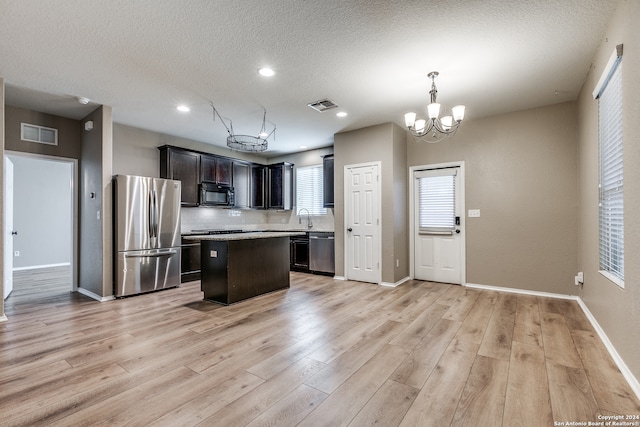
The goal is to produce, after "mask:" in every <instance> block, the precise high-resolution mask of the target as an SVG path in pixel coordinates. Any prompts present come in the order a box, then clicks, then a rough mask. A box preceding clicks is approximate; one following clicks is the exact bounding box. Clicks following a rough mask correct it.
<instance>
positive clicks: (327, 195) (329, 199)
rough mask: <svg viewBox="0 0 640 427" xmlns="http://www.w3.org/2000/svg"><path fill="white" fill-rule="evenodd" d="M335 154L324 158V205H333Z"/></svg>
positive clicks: (328, 206) (329, 206)
mask: <svg viewBox="0 0 640 427" xmlns="http://www.w3.org/2000/svg"><path fill="white" fill-rule="evenodd" d="M333 187H334V184H333V154H329V155H326V156H324V157H323V158H322V206H323V207H325V208H332V207H333V193H334V191H333Z"/></svg>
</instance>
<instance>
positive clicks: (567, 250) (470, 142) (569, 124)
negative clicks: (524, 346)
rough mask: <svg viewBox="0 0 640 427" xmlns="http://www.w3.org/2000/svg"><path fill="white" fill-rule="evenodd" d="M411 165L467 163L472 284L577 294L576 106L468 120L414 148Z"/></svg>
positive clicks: (411, 146) (409, 144) (469, 276)
mask: <svg viewBox="0 0 640 427" xmlns="http://www.w3.org/2000/svg"><path fill="white" fill-rule="evenodd" d="M407 154H408V156H407V159H408V165H409V166H410V167H411V166H421V165H428V164H436V163H447V162H456V161H464V162H465V175H466V183H465V187H466V188H465V190H466V194H465V195H466V199H465V204H466V209H467V210H468V209H480V212H481V216H480V218H466V262H467V274H466V280H467V283H475V284H481V285H490V286H501V287H509V288H518V289H528V290H533V291H541V292H554V293H560V294H574V295H575V294H576V292H577V288H575V286H574V285H573V277H574V276H575V274H576V272H577V255H576V254H577V250H576V243H577V224H576V222H577V221H576V218H577V214H578V211H577V183H576V173H577V160H576V159H577V121H576V105H575V103H564V104H559V105H554V106H550V107H545V108H538V109H532V110H526V111H521V112H516V113H510V114H505V115H501V116H495V117H488V118H484V119H481V120H475V121H473V120H472V121H468V122H466V123H464V124H463V125H462V127H461V128H460V130H459V131H458V133H457V134H456V135H455V136H454V137H453V138H451V139H450V140H446V141H444V142H440V143H437V144H426V143H419V142H416V141H414V140H413V139H412V138H411V137H410V138H409V140H408V142H407Z"/></svg>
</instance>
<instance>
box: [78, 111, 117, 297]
mask: <svg viewBox="0 0 640 427" xmlns="http://www.w3.org/2000/svg"><path fill="white" fill-rule="evenodd" d="M86 120H93V123H94V127H93V130H92V131H90V132H87V131H83V134H82V155H81V158H80V174H79V175H80V183H79V192H78V193H79V195H78V197H79V202H78V206H79V215H78V216H79V222H80V224H79V225H80V236H79V237H80V239H79V240H80V241H79V268H78V281H79V283H78V287H79V288H82V289H85V290H87V291H89V292H91V293H92V294H94V295H95V296H97V297H101V298H105V297H109V296H111V295H113V279H112V278H113V272H112V262H111V260H112V258H113V257H112V228H113V226H112V219H111V218H112V213H111V209H112V208H111V199H112V193H111V192H112V190H111V172H112V166H111V165H112V161H111V158H112V130H111V129H112V118H111V107H108V106H102V107H100V108H98V109H97V110H96V111H94V112H93V113H91V114H90V115H88V116H87V117H85V118H84V119H83V120H82V123H84V122H85V121H86ZM91 193H94V194H95V197H92V196H91ZM98 212H100V217H99V218H98V216H97V213H98ZM96 260H102V262H96Z"/></svg>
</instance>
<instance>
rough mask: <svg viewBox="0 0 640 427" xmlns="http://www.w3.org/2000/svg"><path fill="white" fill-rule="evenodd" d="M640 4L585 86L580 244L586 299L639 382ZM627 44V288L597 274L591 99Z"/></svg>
mask: <svg viewBox="0 0 640 427" xmlns="http://www.w3.org/2000/svg"><path fill="white" fill-rule="evenodd" d="M638 22H640V2H637V1H623V2H621V3H620V5H619V6H618V10H617V11H616V14H615V16H614V18H613V19H612V21H611V23H610V25H609V26H608V30H607V32H606V34H605V35H604V38H603V40H604V42H603V43H602V45H601V46H600V48H599V50H598V53H597V55H596V57H595V59H594V66H593V67H592V69H591V70H590V72H589V75H588V77H587V80H586V82H585V84H584V87H583V88H582V92H581V94H580V97H579V100H578V105H579V110H578V111H579V121H580V130H579V157H578V159H579V202H580V217H579V219H580V221H579V224H580V243H579V248H580V250H579V252H578V265H579V268H580V270H582V271H584V274H585V280H584V286H583V290H582V299H583V300H584V302H585V304H586V305H587V307H588V308H589V310H590V311H591V312H592V313H593V315H594V316H595V318H596V319H597V321H598V323H599V324H600V326H601V327H602V328H603V329H604V331H605V333H606V334H607V336H608V337H609V339H610V340H611V342H612V344H613V345H614V347H615V348H616V350H617V352H618V353H619V354H620V356H621V357H622V358H623V359H624V361H625V363H626V364H627V366H628V367H629V369H630V370H631V372H632V373H633V375H634V376H635V377H636V379H640V357H638V355H639V354H640V280H639V279H640V221H638V216H637V212H638V210H639V209H640V168H639V167H638V165H640V136H639V135H640V121H639V120H638V118H640V101H639V100H640V32H639V31H638V29H637V28H638ZM621 43H622V44H624V53H623V59H622V63H621V64H622V89H623V111H624V113H623V138H624V142H623V144H624V146H623V155H624V158H623V167H624V214H625V223H624V227H625V230H624V236H625V237H624V238H625V241H624V257H625V273H624V275H625V288H624V289H621V288H620V287H618V286H617V285H615V284H614V283H612V282H611V281H609V280H608V279H606V278H605V277H604V276H602V275H601V274H600V273H599V272H598V264H599V248H598V109H597V107H598V104H597V101H594V100H593V97H592V95H591V93H592V91H593V89H594V87H595V85H596V82H597V81H598V79H599V78H600V75H601V73H602V70H603V68H604V66H605V65H606V63H607V61H608V59H609V57H610V55H611V53H612V52H613V49H614V47H615V46H616V45H617V44H621Z"/></svg>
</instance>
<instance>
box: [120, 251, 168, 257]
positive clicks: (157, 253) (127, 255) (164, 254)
mask: <svg viewBox="0 0 640 427" xmlns="http://www.w3.org/2000/svg"><path fill="white" fill-rule="evenodd" d="M177 253H178V251H176V250H173V249H172V250H169V251H163V252H151V253H133V254H124V257H125V258H160V257H165V256H166V257H170V256H174V255H175V254H177Z"/></svg>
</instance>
